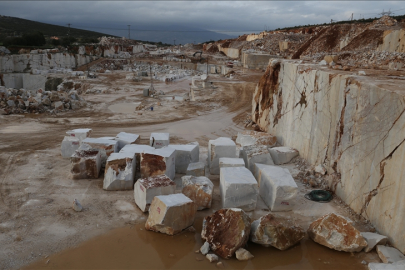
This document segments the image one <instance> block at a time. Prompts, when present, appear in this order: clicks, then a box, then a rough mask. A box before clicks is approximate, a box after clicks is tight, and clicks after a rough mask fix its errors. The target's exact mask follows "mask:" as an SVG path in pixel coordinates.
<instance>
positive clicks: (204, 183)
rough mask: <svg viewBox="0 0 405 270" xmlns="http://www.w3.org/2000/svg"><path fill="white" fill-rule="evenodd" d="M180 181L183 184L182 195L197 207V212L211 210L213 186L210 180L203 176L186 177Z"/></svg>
mask: <svg viewBox="0 0 405 270" xmlns="http://www.w3.org/2000/svg"><path fill="white" fill-rule="evenodd" d="M181 180H182V184H183V190H182V193H183V194H184V195H186V196H187V197H189V198H190V199H191V200H192V201H193V202H194V203H195V204H196V205H197V210H203V209H206V208H211V202H212V190H213V189H214V184H213V183H212V182H211V180H210V179H208V178H207V177H204V176H199V177H195V176H191V175H186V176H183V177H182V178H181Z"/></svg>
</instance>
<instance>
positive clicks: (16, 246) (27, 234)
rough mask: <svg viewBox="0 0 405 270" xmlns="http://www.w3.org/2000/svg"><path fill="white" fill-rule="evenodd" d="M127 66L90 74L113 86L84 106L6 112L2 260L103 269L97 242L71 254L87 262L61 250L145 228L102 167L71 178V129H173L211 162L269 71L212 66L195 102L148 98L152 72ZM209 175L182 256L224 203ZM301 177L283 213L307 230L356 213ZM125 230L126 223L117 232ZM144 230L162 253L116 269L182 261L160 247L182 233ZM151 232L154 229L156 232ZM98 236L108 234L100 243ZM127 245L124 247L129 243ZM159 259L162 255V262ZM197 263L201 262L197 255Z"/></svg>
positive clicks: (181, 88) (1, 265)
mask: <svg viewBox="0 0 405 270" xmlns="http://www.w3.org/2000/svg"><path fill="white" fill-rule="evenodd" d="M126 74H127V73H126V72H121V71H115V72H113V73H111V74H101V75H100V76H99V77H98V78H97V79H87V80H86V81H84V82H83V83H87V84H89V87H91V88H98V89H103V90H109V91H106V92H107V93H104V94H87V95H83V97H84V98H85V100H86V101H87V102H88V105H89V106H87V107H86V108H83V109H81V110H79V111H69V112H64V113H59V114H57V115H51V114H33V115H29V114H25V115H7V116H0V165H1V166H0V243H1V247H0V269H17V268H20V267H23V266H27V265H30V264H31V263H33V262H36V263H35V264H33V265H30V266H28V268H39V267H47V268H83V267H85V268H98V265H97V264H80V263H79V262H80V261H82V262H83V263H84V261H87V259H89V258H90V257H91V256H90V253H91V252H89V251H90V250H91V249H87V252H88V253H86V251H83V250H82V251H81V254H88V256H84V257H83V256H82V257H81V258H82V259H80V258H79V259H73V258H74V256H73V255H72V254H70V255H69V256H68V258H71V260H72V261H76V262H78V263H79V264H72V265H71V264H63V256H62V255H53V254H56V253H58V252H61V251H63V250H66V249H69V248H74V247H77V246H78V245H79V244H81V243H83V242H85V241H86V240H89V239H91V238H93V237H95V236H99V237H101V235H104V234H106V233H107V232H109V231H111V230H112V229H117V230H126V229H128V228H136V229H137V232H138V234H142V233H143V232H145V231H141V229H142V223H143V222H145V220H146V218H147V215H146V214H143V213H142V212H141V211H140V210H139V209H138V208H137V206H136V205H135V202H134V198H133V191H117V192H115V191H104V190H103V189H102V183H103V177H104V174H101V175H100V177H99V179H96V180H72V179H71V176H70V161H69V160H68V159H64V158H62V156H61V154H60V144H61V141H62V140H63V137H64V135H65V132H66V131H67V130H70V129H73V128H92V129H93V133H92V137H99V136H115V135H116V134H117V133H119V132H121V131H125V132H132V133H137V134H140V135H141V143H144V144H147V143H148V141H149V135H150V133H151V132H160V131H165V132H170V139H171V143H185V142H191V141H198V142H199V143H200V160H201V161H206V157H207V148H206V147H207V145H208V140H209V139H214V138H216V137H218V136H228V137H232V136H235V135H236V134H237V132H238V131H240V130H243V129H244V124H243V122H244V121H245V120H246V118H247V116H248V115H249V113H250V111H251V99H252V95H253V91H254V89H255V86H256V83H257V82H258V81H259V78H260V76H261V75H262V72H258V71H242V70H237V75H236V77H235V78H234V79H229V78H225V77H223V76H220V75H212V76H210V78H211V80H212V82H213V88H210V89H204V90H200V91H197V92H196V101H172V100H157V99H153V98H145V97H143V95H142V91H143V89H144V88H146V87H148V86H149V84H150V81H148V80H144V81H141V82H133V81H128V80H126V79H125V76H126ZM190 83H191V78H190V77H188V78H183V79H180V80H178V81H176V82H172V83H162V82H159V83H158V82H156V83H155V88H156V89H157V90H162V91H164V92H165V93H166V95H178V96H183V95H184V94H187V93H188V92H189V87H190V86H189V85H190ZM108 92H109V93H108ZM158 103H160V105H159V104H158ZM139 104H141V105H144V107H145V108H146V109H142V110H135V108H136V107H137V106H139ZM151 106H153V108H154V109H153V111H151V110H150V109H149V108H150V107H151ZM286 167H287V168H288V169H289V170H290V171H291V173H292V174H293V176H296V175H297V173H298V170H297V168H296V165H295V164H294V163H292V164H289V165H286ZM180 177H181V175H177V176H176V182H177V183H178V182H179V181H180ZM210 179H211V180H212V181H213V182H214V184H215V190H214V192H215V195H214V203H213V208H212V209H210V210H205V211H200V212H199V213H198V215H197V216H198V217H197V219H196V224H195V227H196V228H197V232H196V233H190V232H187V233H186V234H185V235H186V236H187V235H189V236H190V238H193V239H194V242H192V244H193V246H192V248H191V249H190V250H185V251H184V252H183V253H182V254H178V255H176V256H180V257H181V258H183V257H184V258H188V259H189V258H190V256H191V258H195V254H194V250H195V249H194V248H195V247H197V246H198V245H200V244H201V240H198V239H199V237H198V232H199V231H200V230H201V225H200V224H199V223H201V220H202V218H203V217H204V216H206V215H209V214H211V213H212V212H213V211H215V210H217V209H220V202H219V201H220V200H219V187H218V184H219V178H218V176H211V177H210ZM298 184H299V188H300V199H299V200H300V201H299V204H298V207H297V209H296V210H294V211H293V212H288V213H283V215H287V216H291V218H293V219H294V220H295V221H296V222H297V223H298V224H300V225H301V226H303V227H304V228H305V229H306V228H307V227H308V225H309V224H310V222H312V221H313V220H315V219H316V218H317V217H319V216H321V215H323V214H326V213H329V212H338V213H341V214H342V215H345V216H350V217H351V218H353V217H352V214H351V213H350V211H349V209H347V208H346V207H345V206H344V205H342V204H340V203H339V200H337V199H334V200H333V201H332V202H330V203H328V204H319V203H315V202H311V201H308V200H306V199H305V198H304V197H303V194H305V193H307V192H308V191H309V190H308V188H307V187H306V186H304V185H303V184H302V183H300V182H298ZM178 192H180V190H178ZM74 199H78V200H79V201H80V202H81V204H82V205H83V207H84V211H83V212H74V211H73V210H72V209H71V204H72V201H73V200H74ZM268 211H269V210H268V208H267V207H266V205H265V204H264V203H263V202H262V201H259V203H258V206H257V209H256V211H254V212H251V213H249V215H251V217H252V218H258V217H260V216H261V215H263V214H266V213H268ZM139 224H140V225H139ZM357 225H358V227H359V228H363V229H364V230H368V229H370V228H369V227H368V226H367V224H361V222H360V223H358V224H357ZM120 228H121V229H120ZM120 233H122V232H118V234H120ZM125 233H128V232H127V231H125ZM145 233H147V235H148V236H147V242H153V243H154V244H153V245H152V247H153V248H154V249H155V250H157V253H158V255H159V256H157V255H150V256H151V257H150V264H149V265H148V264H145V265H138V266H136V265H135V266H134V265H130V264H116V265H115V266H111V267H112V268H136V267H139V268H170V267H175V265H176V264H172V263H167V262H166V261H165V260H164V259H162V258H163V257H165V256H166V255H164V256H163V255H162V254H161V253H159V252H160V251H159V248H158V246H165V245H173V247H175V248H176V247H177V248H178V249H179V250H183V249H182V248H181V246H182V245H183V243H182V241H173V242H172V243H169V241H167V239H169V238H168V237H166V238H163V237H164V235H160V234H157V233H152V234H151V233H150V232H145ZM108 235H111V232H110V233H109V234H107V235H106V237H107V236H108ZM153 235H156V238H154V236H153ZM121 236H122V235H121ZM194 236H195V237H194ZM131 237H132V236H131ZM179 237H180V236H179ZM97 239H100V238H97ZM176 239H177V238H176ZM110 240H111V239H110ZM101 241H104V242H103V246H109V245H108V241H109V240H108V241H107V240H105V239H104V240H101ZM105 241H107V243H105ZM111 241H113V240H111ZM136 241H139V243H143V242H145V238H143V236H135V239H132V242H131V243H132V244H133V243H134V242H136ZM309 242H310V241H308V242H305V243H306V244H305V245H307V246H308V245H309V246H308V247H307V248H311V247H313V246H314V245H313V244H308V243H309ZM159 243H160V244H159ZM93 245H100V243H99V242H95V243H93ZM114 245H115V244H114ZM114 245H112V247H113V246H114ZM315 246H316V245H315ZM81 248H82V247H81ZM120 248H125V245H124V246H122V247H120ZM73 250H75V249H73ZM147 250H148V249H145V251H143V253H142V250H141V251H139V252H138V251H137V252H138V253H137V257H138V258H141V257H145V256H148V254H147V253H146V252H147ZM108 252H111V251H108ZM108 252H107V253H108ZM117 252H118V251H117ZM164 252H166V249H165V251H164ZM167 252H169V251H167ZM324 252H326V251H324ZM328 252H329V251H328ZM333 252H334V251H333ZM333 252H332V253H328V256H329V257H331V258H332V257H333V256H334V255H333V254H336V258H340V257H339V256H344V258H343V257H342V259H341V260H342V261H345V260H348V261H345V262H348V263H349V264H350V263H353V265H355V266H356V267H357V268H356V269H362V268H363V269H365V266H363V265H362V264H360V262H361V261H362V260H363V259H364V260H366V261H368V262H371V261H378V259H376V255H375V253H370V254H365V253H359V254H356V255H353V256H351V255H350V254H345V255H341V254H342V253H339V252H335V253H333ZM169 253H170V252H169ZM61 254H65V253H61ZM101 254H102V253H100V256H99V257H98V260H100V258H103V257H104V258H105V260H106V259H108V256H102V255H101ZM164 254H166V253H164ZM330 254H332V255H330ZM338 254H340V255H338ZM346 255H347V256H346ZM53 256H56V257H53ZM57 256H62V257H57ZM71 256H73V257H71ZM110 256H112V257H113V256H114V255H113V254H111V255H110ZM156 256H157V257H156ZM162 256H163V257H162ZM167 256H169V254H167ZM155 257H156V259H154V258H155ZM315 257H316V256H315ZM315 257H314V258H315ZM350 257H353V258H350ZM58 258H62V259H60V262H61V263H60V264H58V263H57V262H58ZM159 258H160V259H161V261H162V264H156V263H154V261H155V260H158V259H159ZM165 258H166V257H165ZM184 258H183V259H184ZM299 258H301V257H299ZM336 258H335V261H336ZM188 259H185V260H186V261H183V262H182V264H181V265H182V267H183V268H188V267H191V268H194V267H193V266H192V265H190V262H189V261H188ZM317 259H318V258H316V260H317ZM297 260H298V259H297ZM314 260H315V259H314ZM339 260H340V259H339ZM339 260H338V261H339ZM101 261H102V260H101ZM114 261H116V262H118V261H119V260H118V259H117V260H114ZM88 262H91V260H90V259H89V260H88ZM191 262H193V263H195V259H193V260H191ZM263 263H266V262H265V261H264V262H263ZM226 264H229V267H236V266H232V265H234V262H232V263H231V262H230V261H229V262H227V263H226ZM103 265H104V264H103ZM109 265H110V264H105V265H104V266H103V267H102V268H111V267H110V266H109ZM260 265H261V264H258V265H253V268H260ZM205 267H208V265H206V266H205ZM328 267H329V266H328ZM199 268H201V266H200V267H199ZM203 268H204V267H203ZM248 268H249V267H248ZM314 269H321V268H319V267H318V268H316V267H315V268H314ZM332 269H338V268H333V267H332ZM353 269H354V268H353Z"/></svg>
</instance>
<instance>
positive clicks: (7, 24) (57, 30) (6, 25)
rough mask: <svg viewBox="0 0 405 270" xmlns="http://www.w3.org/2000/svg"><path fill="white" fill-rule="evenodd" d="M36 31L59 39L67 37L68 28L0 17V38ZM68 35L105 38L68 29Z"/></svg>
mask: <svg viewBox="0 0 405 270" xmlns="http://www.w3.org/2000/svg"><path fill="white" fill-rule="evenodd" d="M36 31H39V32H42V34H44V35H45V36H58V37H61V36H67V34H68V31H69V28H68V27H64V26H58V25H54V24H48V23H41V22H36V21H30V20H26V19H21V18H16V17H7V16H0V36H3V37H5V36H14V35H15V34H16V35H19V36H21V35H23V34H30V33H33V32H36ZM69 35H70V36H72V37H75V38H83V37H86V38H97V37H101V36H105V35H106V34H103V33H99V32H94V31H88V30H81V29H77V28H70V34H69Z"/></svg>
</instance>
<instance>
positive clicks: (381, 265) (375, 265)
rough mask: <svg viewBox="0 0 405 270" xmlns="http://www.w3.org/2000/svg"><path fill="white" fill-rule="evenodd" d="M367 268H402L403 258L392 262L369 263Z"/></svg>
mask: <svg viewBox="0 0 405 270" xmlns="http://www.w3.org/2000/svg"><path fill="white" fill-rule="evenodd" d="M368 269H369V270H404V269H405V260H403V261H398V262H394V263H369V264H368Z"/></svg>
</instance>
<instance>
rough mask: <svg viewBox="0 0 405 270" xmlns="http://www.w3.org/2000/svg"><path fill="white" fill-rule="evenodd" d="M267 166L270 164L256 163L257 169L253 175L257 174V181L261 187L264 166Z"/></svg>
mask: <svg viewBox="0 0 405 270" xmlns="http://www.w3.org/2000/svg"><path fill="white" fill-rule="evenodd" d="M266 166H269V165H265V164H260V163H255V171H254V173H253V175H254V176H255V178H256V181H257V185H258V186H259V187H260V183H261V181H262V170H263V169H264V168H266Z"/></svg>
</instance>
